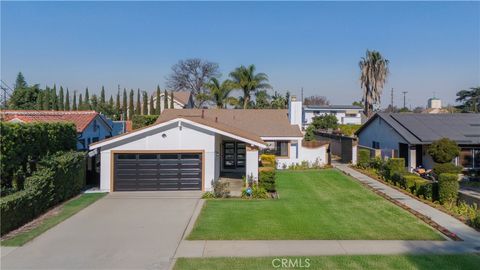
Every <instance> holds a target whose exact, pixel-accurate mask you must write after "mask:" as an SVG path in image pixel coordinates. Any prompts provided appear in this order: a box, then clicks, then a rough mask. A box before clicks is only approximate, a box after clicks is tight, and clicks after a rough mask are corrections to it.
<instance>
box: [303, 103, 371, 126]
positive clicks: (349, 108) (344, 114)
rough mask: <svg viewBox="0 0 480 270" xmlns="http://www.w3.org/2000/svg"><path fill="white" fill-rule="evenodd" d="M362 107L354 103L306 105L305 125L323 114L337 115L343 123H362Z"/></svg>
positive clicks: (340, 122)
mask: <svg viewBox="0 0 480 270" xmlns="http://www.w3.org/2000/svg"><path fill="white" fill-rule="evenodd" d="M362 110H363V108H362V107H359V106H354V105H305V106H303V126H304V127H306V126H308V125H309V124H310V123H312V121H313V118H314V117H317V116H321V115H329V114H331V115H335V116H336V117H337V120H338V123H339V124H341V125H348V124H355V125H360V124H362Z"/></svg>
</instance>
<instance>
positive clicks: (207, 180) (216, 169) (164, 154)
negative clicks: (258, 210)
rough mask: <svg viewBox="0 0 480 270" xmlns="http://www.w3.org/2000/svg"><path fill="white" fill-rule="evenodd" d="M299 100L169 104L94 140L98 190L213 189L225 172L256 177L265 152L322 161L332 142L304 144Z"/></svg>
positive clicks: (281, 162) (289, 159)
mask: <svg viewBox="0 0 480 270" xmlns="http://www.w3.org/2000/svg"><path fill="white" fill-rule="evenodd" d="M293 103H295V102H293ZM294 105H295V106H290V107H291V108H294V110H275V109H266V110H255V109H247V110H242V109H238V110H234V109H166V110H164V112H163V113H162V114H161V115H160V116H159V118H158V119H157V121H156V123H155V124H153V125H151V126H147V127H144V128H141V129H136V130H133V131H132V132H128V133H125V134H122V135H119V136H116V137H112V138H109V139H105V140H103V141H100V142H97V143H94V144H91V145H90V150H92V151H97V153H98V154H99V155H100V160H101V165H100V166H101V167H100V189H101V190H105V191H133V190H135V191H144V190H145V191H147V190H203V191H210V190H212V182H214V181H217V180H218V179H220V178H221V177H224V176H228V177H229V178H230V177H236V178H238V179H239V181H244V180H241V179H242V178H243V177H245V178H247V179H252V180H254V181H255V180H258V166H259V155H260V154H262V153H269V154H273V155H275V156H276V161H277V166H278V168H284V167H286V166H288V165H291V164H294V163H301V162H303V161H306V162H309V163H310V164H313V163H315V164H318V165H324V164H325V163H327V160H328V158H327V148H328V144H327V143H316V144H312V143H305V142H304V141H303V136H304V134H303V133H302V131H301V102H300V103H299V104H294ZM295 108H296V109H295Z"/></svg>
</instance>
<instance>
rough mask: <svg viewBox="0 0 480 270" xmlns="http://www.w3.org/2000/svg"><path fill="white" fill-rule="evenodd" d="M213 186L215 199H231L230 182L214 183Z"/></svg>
mask: <svg viewBox="0 0 480 270" xmlns="http://www.w3.org/2000/svg"><path fill="white" fill-rule="evenodd" d="M212 185H213V195H214V196H215V198H228V197H230V190H229V189H228V188H229V186H230V184H229V183H228V182H220V181H212Z"/></svg>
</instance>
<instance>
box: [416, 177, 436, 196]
mask: <svg viewBox="0 0 480 270" xmlns="http://www.w3.org/2000/svg"><path fill="white" fill-rule="evenodd" d="M432 192H433V186H432V183H431V182H430V181H428V180H425V179H423V178H421V177H419V178H418V179H416V180H415V195H417V196H418V197H423V198H424V199H432V197H433V194H432Z"/></svg>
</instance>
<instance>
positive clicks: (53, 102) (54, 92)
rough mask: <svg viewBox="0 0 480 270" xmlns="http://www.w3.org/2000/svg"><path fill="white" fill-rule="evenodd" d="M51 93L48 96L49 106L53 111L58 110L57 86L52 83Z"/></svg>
mask: <svg viewBox="0 0 480 270" xmlns="http://www.w3.org/2000/svg"><path fill="white" fill-rule="evenodd" d="M51 91H52V94H51V96H50V108H51V109H52V110H54V111H58V98H57V86H56V85H55V84H54V85H53V88H52V90H51Z"/></svg>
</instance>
